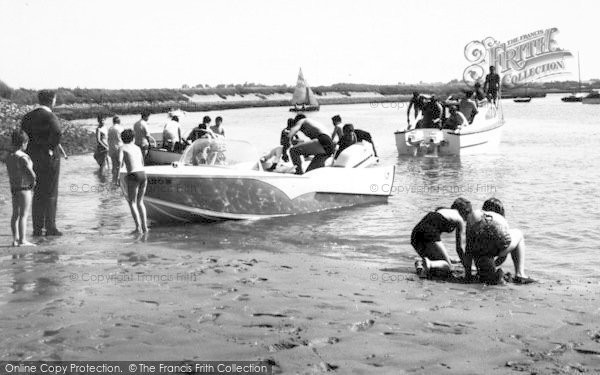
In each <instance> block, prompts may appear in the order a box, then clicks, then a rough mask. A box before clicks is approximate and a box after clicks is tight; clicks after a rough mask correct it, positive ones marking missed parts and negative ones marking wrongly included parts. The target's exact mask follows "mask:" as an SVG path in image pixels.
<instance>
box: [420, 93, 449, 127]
mask: <svg viewBox="0 0 600 375" xmlns="http://www.w3.org/2000/svg"><path fill="white" fill-rule="evenodd" d="M442 111H443V109H442V105H441V104H440V103H439V102H438V100H437V97H436V96H435V95H431V98H430V99H429V102H427V104H425V107H424V108H423V119H422V120H421V121H419V123H418V124H417V128H424V129H431V128H440V127H441V125H442Z"/></svg>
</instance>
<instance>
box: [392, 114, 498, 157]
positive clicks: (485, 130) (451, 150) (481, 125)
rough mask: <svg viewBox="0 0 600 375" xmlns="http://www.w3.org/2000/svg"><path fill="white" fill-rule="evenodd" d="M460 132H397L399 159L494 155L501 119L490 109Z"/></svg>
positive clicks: (426, 130)
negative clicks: (492, 152)
mask: <svg viewBox="0 0 600 375" xmlns="http://www.w3.org/2000/svg"><path fill="white" fill-rule="evenodd" d="M479 116H482V117H480V118H479V119H478V118H476V119H475V121H474V123H473V124H471V125H469V126H466V127H464V128H462V129H460V130H447V129H442V130H440V129H437V128H432V129H413V130H404V131H397V132H395V133H394V135H395V138H396V148H397V149H398V154H399V155H409V156H419V155H434V156H446V155H453V156H460V155H468V154H477V153H485V152H490V151H494V150H495V149H497V147H498V145H499V144H500V139H501V135H502V128H503V126H504V119H503V118H502V116H501V115H500V114H499V113H498V112H497V111H496V110H495V109H491V110H488V112H487V113H486V114H485V115H484V114H480V115H479Z"/></svg>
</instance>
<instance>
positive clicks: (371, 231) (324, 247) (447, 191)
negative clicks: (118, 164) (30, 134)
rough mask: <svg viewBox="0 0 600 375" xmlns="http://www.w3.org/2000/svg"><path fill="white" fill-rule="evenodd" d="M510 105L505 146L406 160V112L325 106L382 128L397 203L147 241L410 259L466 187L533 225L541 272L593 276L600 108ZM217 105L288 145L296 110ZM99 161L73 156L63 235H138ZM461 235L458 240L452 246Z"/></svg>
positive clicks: (5, 209) (540, 102) (6, 207)
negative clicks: (415, 233) (400, 133)
mask: <svg viewBox="0 0 600 375" xmlns="http://www.w3.org/2000/svg"><path fill="white" fill-rule="evenodd" d="M504 110H505V117H506V120H507V124H506V126H505V129H504V132H503V135H502V142H501V144H500V147H499V149H498V150H497V152H494V153H491V154H485V155H470V156H463V157H439V158H435V157H424V158H423V157H421V158H412V157H398V155H397V152H396V148H395V143H394V142H395V141H394V136H393V132H394V131H395V130H398V129H400V128H403V127H404V124H403V118H404V119H405V117H404V116H403V115H402V113H401V112H399V111H397V110H395V109H393V108H387V109H385V108H381V107H378V108H371V107H370V106H369V105H368V104H363V105H346V106H323V107H322V109H321V111H320V112H318V113H314V114H311V116H312V117H314V118H316V119H318V120H321V121H322V122H323V123H325V124H328V125H329V124H330V118H331V116H333V115H334V114H340V115H341V117H342V118H343V119H344V121H346V122H352V123H353V124H354V126H355V127H356V128H359V129H364V130H367V131H369V132H371V133H372V135H373V139H374V140H375V142H376V146H377V149H378V153H379V154H380V157H381V161H382V163H383V164H395V165H396V176H395V183H394V186H393V187H390V189H392V192H393V193H394V195H393V196H392V197H391V198H390V201H389V204H387V205H372V206H363V207H356V208H349V209H344V210H335V211H327V212H321V213H316V214H311V215H299V216H295V217H287V218H279V219H276V220H263V221H256V222H224V223H212V224H195V225H182V226H165V227H154V228H152V231H151V234H150V236H149V237H148V239H147V240H148V241H149V242H154V243H168V244H169V246H173V247H176V248H180V249H182V250H188V251H202V250H203V249H215V248H216V249H221V248H222V249H238V250H240V251H252V250H255V249H261V250H269V251H277V252H287V251H302V252H313V253H319V254H327V255H332V254H333V255H335V256H344V257H357V258H363V257H366V258H373V257H382V258H385V259H388V261H389V262H390V264H394V265H397V266H402V267H403V266H406V265H410V260H411V259H412V257H413V256H414V252H413V250H412V249H411V248H410V245H409V236H410V232H411V230H412V227H413V226H414V224H415V223H416V222H417V221H418V220H419V219H420V218H421V217H422V216H423V215H424V214H425V213H426V212H427V211H429V210H431V209H434V208H436V207H439V206H450V205H451V203H452V201H453V200H454V199H455V198H456V197H458V196H464V197H466V198H468V199H469V200H471V201H472V202H473V203H474V205H475V206H476V207H479V206H480V205H481V204H482V203H483V201H484V200H485V199H487V198H489V197H490V196H496V197H498V198H499V199H501V200H502V201H503V202H504V203H505V206H506V211H507V218H508V220H509V222H510V223H511V225H512V226H514V227H519V228H521V229H523V230H524V231H525V233H526V238H527V245H528V248H529V251H528V255H527V259H528V263H529V266H530V268H532V269H533V270H534V274H535V273H536V272H537V273H548V274H556V273H558V274H562V275H568V276H579V277H587V275H588V274H590V272H591V271H593V270H594V269H597V268H598V267H599V266H600V260H598V258H597V256H596V247H597V246H596V244H597V243H598V240H600V233H599V232H598V229H597V228H598V226H599V225H598V218H597V212H598V211H599V209H600V204H599V200H598V198H597V197H598V196H600V194H599V188H598V186H597V181H599V180H600V168H599V160H600V151H599V150H598V148H597V147H596V146H597V144H598V139H599V138H600V126H598V125H597V119H598V118H600V106H593V105H592V106H582V105H581V104H563V103H562V102H560V97H559V96H556V97H555V96H550V97H548V98H546V99H534V100H533V101H532V102H531V103H530V104H526V105H523V104H515V103H512V101H507V102H506V103H504ZM206 114H207V113H191V114H188V116H187V117H185V118H184V119H182V124H183V127H184V129H191V128H192V127H194V126H196V125H197V123H198V122H200V120H201V118H202V117H203V116H204V115H206ZM208 114H209V115H211V116H212V117H213V118H214V117H215V116H216V115H222V116H223V117H224V119H225V121H224V127H225V128H226V131H227V133H228V135H230V136H232V137H235V138H239V139H249V140H252V142H253V143H254V144H255V146H256V148H257V149H258V151H259V152H263V151H268V150H269V149H270V148H272V147H273V146H275V145H277V144H278V143H279V133H280V130H281V128H283V127H284V126H285V123H286V119H287V117H288V116H289V113H288V112H287V111H286V109H285V108H252V109H244V110H225V111H220V112H219V113H208ZM136 120H137V116H123V117H122V121H123V124H124V125H125V126H131V125H132V124H133V122H134V121H136ZM165 120H166V116H165V115H158V116H152V117H151V118H150V126H151V128H152V129H153V131H159V130H160V129H162V125H163V124H164V121H165ZM257 135H260V137H257ZM96 170H97V165H96V164H95V161H94V159H93V158H92V156H91V155H83V156H75V157H72V158H69V160H66V161H63V167H62V175H61V181H60V183H61V185H60V197H59V217H58V222H59V224H60V227H61V229H63V230H65V232H66V234H67V235H66V236H65V237H63V238H60V239H53V240H51V241H54V242H52V243H58V244H78V243H80V242H82V241H84V240H85V239H90V238H91V239H93V241H99V240H102V241H109V240H110V241H113V240H114V241H123V239H126V242H133V241H134V239H133V238H132V237H130V236H128V235H127V233H128V232H129V231H131V230H132V229H133V222H132V219H131V217H130V214H129V210H128V207H127V205H126V203H125V200H124V198H123V197H122V194H121V191H120V190H119V189H116V188H114V187H113V186H112V184H111V183H110V179H109V178H107V177H106V175H98V174H97V173H96V172H95V171H96ZM0 175H1V176H2V178H0V194H1V195H3V196H4V198H3V199H0V202H2V201H4V202H5V203H4V204H1V203H0V211H1V212H2V215H0V217H1V218H0V235H1V237H0V238H1V239H2V240H3V241H4V242H5V243H8V242H9V238H10V237H9V235H10V230H9V225H8V216H9V215H8V213H9V212H10V200H9V199H7V198H6V197H7V196H8V194H10V193H9V192H8V186H7V183H8V182H7V179H6V178H4V177H5V171H4V170H1V171H0ZM100 235H102V236H100ZM452 237H453V236H448V237H447V239H448V242H449V243H450V244H451V243H452V241H453V238H452ZM102 238H103V239H102ZM49 241H50V240H49ZM23 272H26V271H23ZM4 276H6V275H4ZM4 276H3V279H4Z"/></svg>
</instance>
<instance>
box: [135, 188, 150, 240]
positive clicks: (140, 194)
mask: <svg viewBox="0 0 600 375" xmlns="http://www.w3.org/2000/svg"><path fill="white" fill-rule="evenodd" d="M147 185H148V181H147V180H144V182H142V183H141V184H140V185H139V188H138V191H137V198H136V201H137V209H138V211H139V215H140V221H141V225H142V231H143V232H144V233H146V232H148V224H147V221H148V219H147V218H146V205H145V204H144V195H145V194H146V186H147Z"/></svg>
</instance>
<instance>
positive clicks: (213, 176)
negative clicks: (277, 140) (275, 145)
mask: <svg viewBox="0 0 600 375" xmlns="http://www.w3.org/2000/svg"><path fill="white" fill-rule="evenodd" d="M351 148H352V147H349V148H348V149H347V150H344V152H343V153H342V154H344V153H346V152H347V151H348V150H350V149H351ZM371 148H372V147H371ZM353 150H354V151H352V150H350V152H352V153H357V155H358V157H348V158H345V159H344V158H342V163H338V164H335V165H337V166H334V165H331V166H326V167H322V168H317V169H314V170H312V171H309V172H307V173H305V174H303V175H295V174H289V173H276V172H265V171H264V170H263V169H262V166H261V164H260V162H259V158H258V155H257V153H256V151H255V150H254V148H253V147H252V146H251V145H250V144H249V143H248V142H245V141H236V140H229V139H214V140H210V139H199V140H197V141H195V142H194V143H193V144H192V145H191V146H189V147H188V148H187V149H186V151H185V152H184V154H183V155H182V157H181V159H180V160H179V161H178V162H175V163H172V164H171V165H162V166H149V167H146V168H145V171H146V175H147V177H148V187H147V190H146V197H145V199H144V201H145V203H146V207H147V212H148V217H149V218H150V219H151V220H152V221H154V222H159V223H160V222H195V221H215V220H242V219H260V218H269V217H278V216H287V215H294V214H304V213H311V212H317V211H322V210H328V209H335V208H342V207H350V206H355V205H360V204H369V203H384V202H387V199H388V197H389V195H390V191H391V190H392V189H391V186H392V185H393V182H394V168H395V167H394V166H388V167H369V166H370V165H372V164H373V163H372V162H371V161H366V160H365V157H368V156H369V155H368V152H365V149H361V148H360V146H357V147H355V148H354V149H353ZM361 153H362V154H361ZM342 154H340V156H342ZM338 159H340V158H339V157H338ZM344 160H345V161H344ZM342 164H343V166H342ZM124 175H125V173H124V172H123V171H122V172H121V178H122V179H123V178H124ZM122 186H124V184H122Z"/></svg>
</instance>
